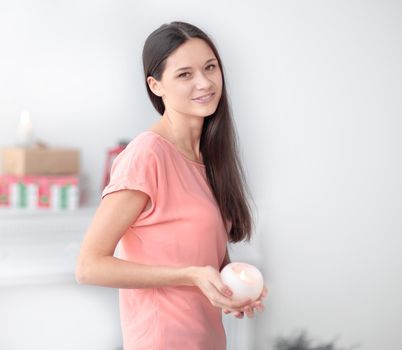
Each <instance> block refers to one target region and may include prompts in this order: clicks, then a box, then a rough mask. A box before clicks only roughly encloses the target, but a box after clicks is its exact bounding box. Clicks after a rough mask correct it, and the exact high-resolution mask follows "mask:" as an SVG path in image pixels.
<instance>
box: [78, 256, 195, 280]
mask: <svg viewBox="0 0 402 350" xmlns="http://www.w3.org/2000/svg"><path fill="white" fill-rule="evenodd" d="M196 270H197V267H195V266H194V267H192V266H190V267H166V266H150V265H142V264H137V263H133V262H129V261H125V260H121V259H119V258H116V257H114V256H104V257H100V258H97V259H94V260H93V261H91V262H86V263H82V262H81V263H80V264H78V266H77V271H76V280H77V282H78V283H80V284H91V285H100V286H105V287H113V288H158V287H167V286H194V285H195V279H196V273H197V272H196Z"/></svg>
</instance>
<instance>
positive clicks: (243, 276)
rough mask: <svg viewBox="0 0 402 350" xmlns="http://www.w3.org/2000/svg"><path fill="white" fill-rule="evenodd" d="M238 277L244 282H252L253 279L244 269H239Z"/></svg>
mask: <svg viewBox="0 0 402 350" xmlns="http://www.w3.org/2000/svg"><path fill="white" fill-rule="evenodd" d="M239 278H240V279H241V280H242V281H244V282H248V283H250V282H253V279H252V278H251V276H250V275H249V274H247V272H246V271H245V270H242V271H240V274H239Z"/></svg>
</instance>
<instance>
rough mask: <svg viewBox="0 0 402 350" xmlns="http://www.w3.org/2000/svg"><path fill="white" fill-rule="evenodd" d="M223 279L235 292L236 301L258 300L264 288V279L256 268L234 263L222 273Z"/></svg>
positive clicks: (227, 266)
mask: <svg viewBox="0 0 402 350" xmlns="http://www.w3.org/2000/svg"><path fill="white" fill-rule="evenodd" d="M221 279H222V281H223V283H225V284H226V285H227V286H228V287H229V288H230V289H231V290H232V292H233V295H232V298H233V299H234V300H242V299H251V300H253V301H254V300H257V299H258V297H259V296H260V295H261V293H262V290H263V288H264V278H263V277H262V274H261V272H260V270H258V269H257V268H256V267H255V266H253V265H250V264H247V263H242V262H233V263H230V264H228V265H226V266H225V267H224V268H223V269H222V271H221Z"/></svg>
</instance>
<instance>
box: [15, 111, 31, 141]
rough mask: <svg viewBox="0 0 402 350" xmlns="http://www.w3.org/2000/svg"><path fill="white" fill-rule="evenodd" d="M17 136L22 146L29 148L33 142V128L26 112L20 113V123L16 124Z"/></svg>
mask: <svg viewBox="0 0 402 350" xmlns="http://www.w3.org/2000/svg"><path fill="white" fill-rule="evenodd" d="M18 136H19V139H20V142H21V143H22V145H23V146H30V145H31V144H32V142H33V127H32V123H31V118H30V116H29V113H28V112H27V111H23V112H22V113H21V118H20V123H19V124H18Z"/></svg>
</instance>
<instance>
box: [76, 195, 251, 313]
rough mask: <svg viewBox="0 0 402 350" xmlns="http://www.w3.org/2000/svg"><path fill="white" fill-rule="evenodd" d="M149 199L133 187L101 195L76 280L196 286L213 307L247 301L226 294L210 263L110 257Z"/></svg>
mask: <svg viewBox="0 0 402 350" xmlns="http://www.w3.org/2000/svg"><path fill="white" fill-rule="evenodd" d="M148 199H149V197H148V195H147V194H145V193H144V192H141V191H135V190H122V191H117V192H112V193H110V194H108V195H106V196H105V197H104V198H103V200H102V201H101V203H100V205H99V207H98V209H97V211H96V213H95V215H94V218H93V220H92V223H91V224H90V226H89V228H88V230H87V232H86V234H85V237H84V240H83V243H82V246H81V250H80V254H79V257H78V260H77V267H76V279H77V281H78V282H79V283H81V284H94V285H101V286H106V287H114V288H158V287H167V286H197V287H199V288H200V290H201V291H202V292H203V293H204V294H205V295H206V296H207V298H208V299H209V300H210V301H211V303H212V304H213V305H214V306H218V307H222V308H224V307H225V308H230V309H237V308H238V307H240V306H242V305H245V304H247V302H245V301H242V302H234V301H232V300H231V299H230V298H229V297H228V296H226V295H228V294H226V295H225V292H226V291H227V289H228V288H227V286H225V285H224V284H223V283H222V281H221V279H220V275H219V272H218V271H217V270H216V269H214V268H213V267H211V266H187V267H182V268H176V267H168V266H151V265H143V264H138V263H133V262H129V261H125V260H121V259H119V258H116V257H114V256H113V254H114V251H115V249H116V246H117V244H118V242H119V240H120V238H121V237H122V236H123V235H124V234H125V233H126V231H127V229H128V227H129V226H130V225H131V224H132V223H133V222H134V221H135V220H137V218H138V216H139V215H140V213H141V212H142V211H143V210H144V208H145V206H146V203H147V202H148Z"/></svg>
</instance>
